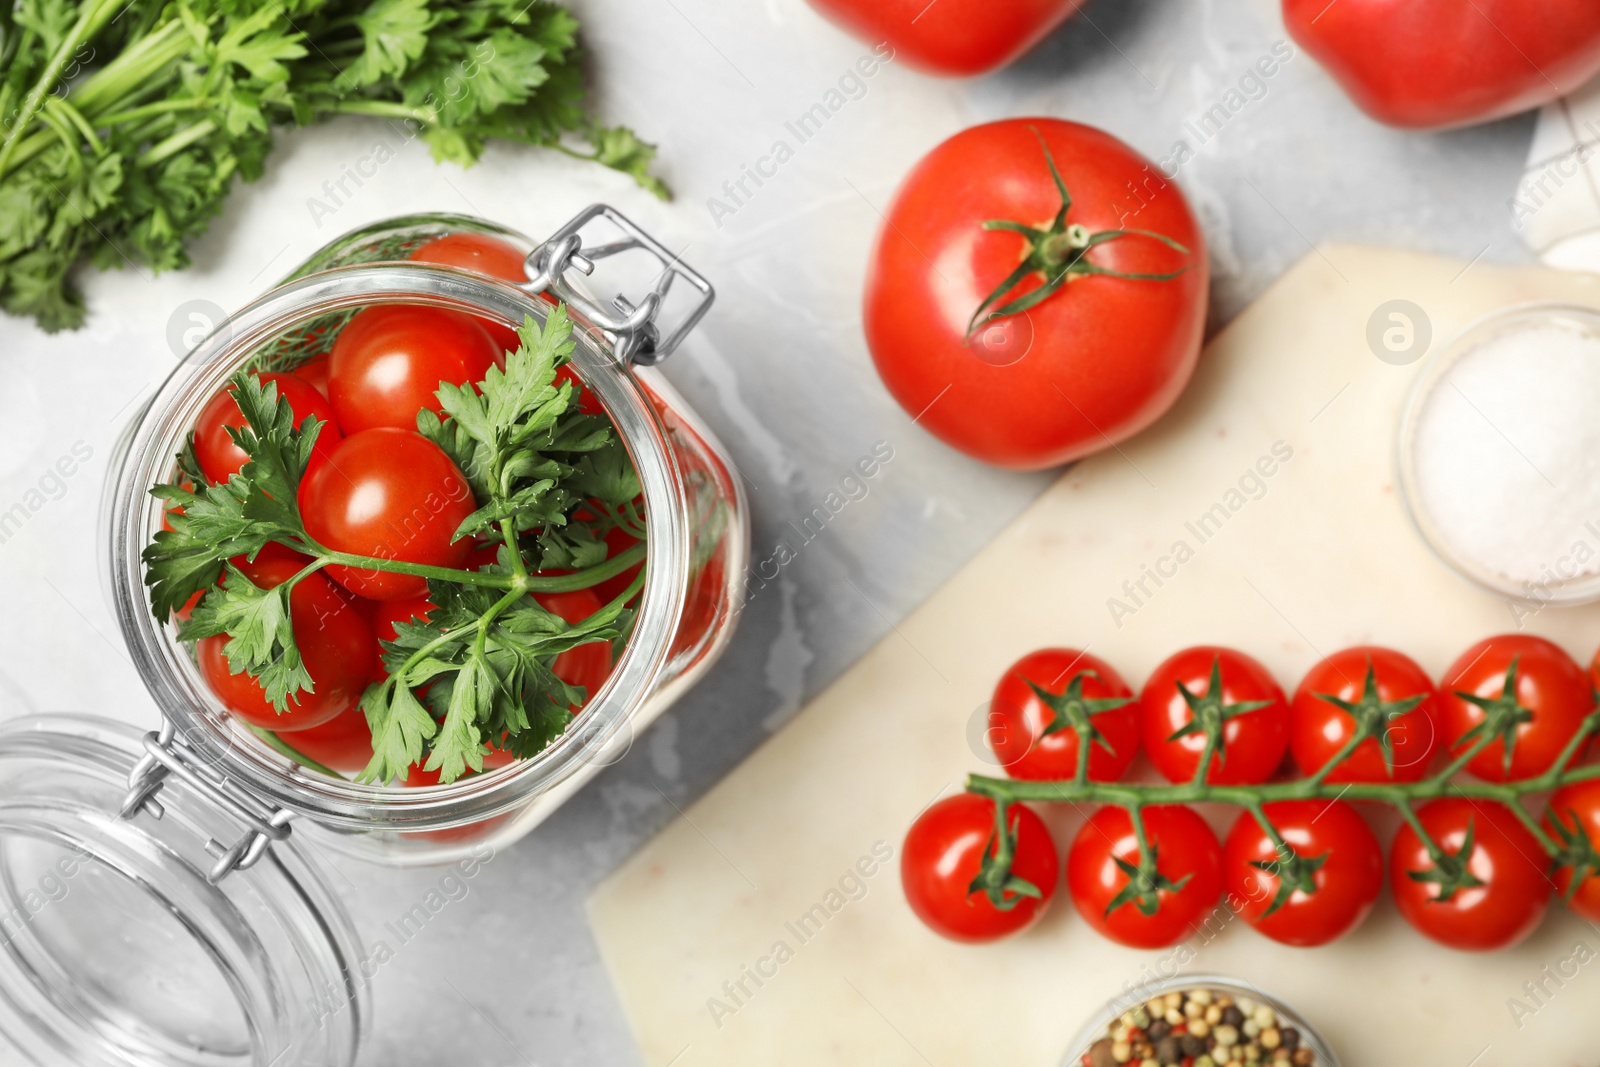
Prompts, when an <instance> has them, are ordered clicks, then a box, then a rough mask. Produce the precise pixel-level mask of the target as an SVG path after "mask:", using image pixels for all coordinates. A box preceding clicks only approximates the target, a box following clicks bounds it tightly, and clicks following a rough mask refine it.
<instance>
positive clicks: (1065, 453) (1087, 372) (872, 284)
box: [863, 4, 1208, 469]
mask: <svg viewBox="0 0 1600 1067" xmlns="http://www.w3.org/2000/svg"><path fill="white" fill-rule="evenodd" d="M998 6H999V5H993V4H991V5H987V6H986V8H985V10H986V11H989V10H991V9H994V8H996V7H998ZM984 17H985V19H987V18H989V17H990V16H989V15H986V16H984ZM1041 138H1042V139H1043V144H1042V145H1041V143H1040V142H1041ZM1046 148H1048V150H1049V155H1048V156H1047V155H1046ZM1052 159H1053V160H1054V162H1055V165H1056V167H1057V168H1058V170H1059V171H1060V173H1061V175H1062V178H1063V179H1064V181H1065V183H1066V188H1067V191H1068V193H1069V194H1070V195H1071V197H1072V205H1071V208H1070V209H1069V210H1068V211H1067V212H1066V218H1065V220H1064V223H1063V225H1064V226H1066V228H1067V230H1066V231H1065V232H1063V233H1062V234H1061V235H1059V237H1058V238H1056V239H1053V241H1052V242H1051V243H1050V250H1049V251H1048V252H1047V253H1046V254H1047V256H1048V258H1049V259H1050V262H1051V263H1052V264H1053V265H1052V266H1051V268H1050V269H1051V272H1052V273H1051V277H1057V276H1059V275H1060V264H1065V263H1072V262H1078V263H1079V264H1080V265H1092V267H1093V269H1094V270H1096V271H1101V272H1103V271H1120V272H1122V273H1123V274H1136V273H1143V274H1169V273H1171V272H1181V273H1178V274H1177V275H1176V276H1175V277H1171V278H1168V279H1167V280H1165V281H1156V280H1151V279H1148V278H1129V277H1116V276H1113V275H1111V274H1106V273H1094V274H1079V275H1077V276H1075V277H1073V278H1072V279H1071V280H1070V281H1069V282H1067V283H1066V284H1063V285H1062V286H1061V287H1060V289H1059V290H1058V291H1056V292H1055V293H1054V294H1053V295H1050V296H1048V297H1045V298H1044V299H1043V300H1042V301H1041V302H1040V303H1038V304H1036V305H1034V306H1033V307H1031V308H1027V309H1026V310H1025V311H1020V312H1018V313H1016V314H1013V315H1008V316H1006V317H1003V318H1000V319H996V320H994V321H993V322H989V323H987V324H985V325H982V326H980V327H979V328H978V329H977V330H976V331H975V332H973V334H972V336H971V337H970V338H969V337H968V329H969V324H970V323H972V321H973V318H974V315H975V314H977V313H978V311H979V308H980V306H982V305H984V303H985V301H986V300H987V299H988V297H989V296H990V295H991V293H992V292H993V291H994V290H996V289H997V288H999V287H1000V286H1001V284H1002V282H1004V281H1006V280H1008V279H1009V278H1010V277H1011V276H1012V275H1013V274H1014V273H1015V272H1017V271H1018V270H1019V269H1020V268H1019V262H1021V261H1022V260H1023V259H1024V256H1025V255H1026V254H1027V251H1028V248H1029V240H1030V239H1029V238H1028V237H1027V236H1025V235H1023V234H1020V233H1016V232H1012V231H1009V230H1003V229H985V228H984V223H985V222H986V221H989V220H995V219H1000V220H1010V221H1013V222H1017V223H1020V224H1023V225H1026V226H1029V227H1038V226H1041V225H1043V226H1049V225H1051V224H1052V220H1054V219H1055V217H1056V216H1057V214H1058V213H1059V212H1060V211H1061V206H1062V198H1061V194H1060V192H1059V190H1058V189H1057V186H1056V182H1055V179H1054V178H1053V177H1052V176H1051V171H1050V162H1051V160H1052ZM1127 229H1137V230H1145V231H1152V232H1154V233H1158V234H1161V235H1162V236H1163V237H1165V238H1166V239H1167V240H1170V241H1172V242H1176V243H1177V244H1178V245H1180V246H1181V247H1182V248H1183V249H1185V251H1178V250H1177V249H1175V248H1173V247H1171V246H1170V245H1169V244H1167V243H1166V242H1165V241H1163V240H1160V239H1157V238H1154V237H1149V236H1139V235H1128V236H1123V237H1120V238H1117V239H1114V240H1107V241H1105V242H1104V243H1101V244H1098V245H1096V246H1094V247H1092V248H1090V249H1089V250H1088V251H1087V252H1084V253H1083V254H1082V258H1081V259H1076V258H1075V257H1077V256H1078V252H1077V251H1072V252H1071V253H1068V252H1067V251H1065V245H1063V244H1062V242H1070V241H1073V240H1076V241H1079V242H1081V241H1084V240H1087V239H1088V237H1089V235H1092V234H1099V233H1105V232H1109V231H1113V230H1127ZM1207 278H1208V275H1207V266H1206V251H1205V240H1204V238H1203V237H1202V236H1201V233H1200V228H1199V226H1198V224H1197V223H1196V222H1195V219H1194V216H1193V215H1192V214H1191V213H1190V211H1189V205H1188V204H1187V202H1186V201H1185V200H1184V198H1183V194H1182V193H1181V192H1180V191H1179V190H1178V187H1177V186H1176V185H1173V184H1172V183H1171V182H1168V181H1165V180H1163V179H1162V177H1161V175H1160V174H1159V173H1157V171H1156V170H1155V168H1154V167H1153V165H1152V164H1150V163H1148V162H1147V161H1145V160H1144V159H1143V158H1142V157H1141V156H1139V155H1138V154H1137V153H1136V152H1134V151H1133V150H1132V149H1130V148H1129V147H1128V146H1127V145H1125V144H1123V143H1122V142H1121V141H1119V140H1117V139H1116V138H1115V137H1112V136H1111V135H1110V134H1107V133H1102V132H1101V131H1099V130H1096V129H1093V128H1092V127H1089V126H1080V125H1078V124H1077V123H1074V122H1062V121H1060V120H1058V119H1048V118H1031V119H1008V120H1005V121H1002V122H992V123H988V124H986V125H983V126H975V127H973V128H972V129H969V130H965V131H963V132H961V133H958V134H956V135H955V136H954V137H952V138H950V139H949V140H947V141H945V142H944V143H943V144H941V145H939V146H938V147H937V148H935V149H934V150H933V151H932V152H930V153H928V155H927V156H925V157H923V159H922V161H921V162H919V163H918V164H917V165H916V167H915V168H913V169H912V171H911V173H910V174H909V175H908V176H907V177H906V180H905V182H904V184H902V185H901V187H900V190H899V192H897V193H896V194H895V198H894V201H893V203H892V204H891V205H890V207H889V210H888V212H887V214H886V215H885V219H884V222H883V225H882V227H881V228H880V229H879V231H878V237H877V242H876V245H875V247H874V249H873V251H872V256H871V259H870V261H869V263H868V267H867V283H866V292H865V296H864V298H863V305H864V309H863V312H864V316H865V319H864V325H865V328H866V336H867V347H868V348H869V349H870V350H871V352H872V359H873V362H874V364H876V366H877V368H878V373H879V375H881V376H882V378H883V382H884V385H886V386H887V387H888V389H889V392H890V393H891V394H893V396H894V398H895V399H896V400H897V401H899V403H900V406H901V407H903V408H905V409H906V411H907V412H908V413H910V414H911V415H912V416H914V417H915V418H916V419H917V421H918V422H919V423H920V424H921V425H922V426H923V427H925V428H926V429H927V430H929V431H930V432H932V433H933V434H934V435H935V436H936V437H938V438H940V439H941V440H943V441H944V442H945V443H947V444H949V445H951V446H952V447H954V448H957V449H960V450H961V451H963V452H965V453H967V454H968V455H971V456H976V457H977V458H978V459H981V460H984V461H986V462H989V463H994V464H998V465H1000V466H1003V467H1015V468H1022V469H1037V468H1041V467H1054V466H1058V465H1060V464H1062V463H1067V462H1069V461H1071V460H1074V459H1078V458H1080V457H1082V456H1086V455H1088V454H1089V453H1091V452H1098V451H1099V450H1100V449H1102V448H1106V447H1108V446H1111V445H1113V444H1115V443H1117V442H1119V441H1122V440H1124V439H1126V438H1128V437H1131V436H1132V435H1134V434H1136V433H1138V432H1139V431H1140V430H1142V429H1144V428H1145V427H1146V426H1148V425H1150V424H1151V423H1152V422H1154V421H1155V420H1156V419H1157V418H1159V417H1160V416H1161V414H1162V413H1163V412H1165V411H1166V410H1167V408H1169V407H1171V406H1172V403H1173V401H1174V400H1176V399H1177V398H1178V394H1179V393H1181V392H1182V391H1183V387H1184V386H1185V385H1186V384H1187V383H1188V381H1189V377H1190V375H1191V374H1192V373H1193V371H1194V367H1195V362H1196V360H1197V359H1198V358H1199V354H1200V341H1201V335H1202V332H1203V330H1204V327H1205V317H1206V292H1207V285H1208V282H1207ZM1045 282H1046V275H1045V273H1043V272H1042V271H1035V272H1034V273H1032V274H1028V275H1026V276H1024V277H1022V278H1020V279H1019V280H1018V281H1017V282H1015V283H1014V284H1013V285H1012V286H1011V287H1010V288H1009V289H1008V290H1007V291H1006V293H1005V299H1007V300H1011V299H1016V298H1018V297H1021V296H1023V295H1025V294H1032V293H1034V292H1035V291H1037V290H1038V289H1039V288H1040V287H1041V286H1042V285H1044V284H1045Z"/></svg>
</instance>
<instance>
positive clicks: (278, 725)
mask: <svg viewBox="0 0 1600 1067" xmlns="http://www.w3.org/2000/svg"><path fill="white" fill-rule="evenodd" d="M411 258H412V259H414V260H419V261H423V262H429V263H440V264H446V265H449V266H455V267H460V268H463V269H467V270H474V271H477V272H479V273H482V274H487V275H490V276H494V277H500V278H504V279H507V280H512V281H522V280H524V279H525V274H524V271H523V254H522V253H521V252H519V251H518V250H517V249H516V248H514V247H513V246H511V245H510V244H508V243H506V242H503V241H500V240H497V239H495V238H492V237H486V236H482V235H477V234H450V235H447V236H444V237H440V238H437V239H435V240H433V241H431V242H429V243H427V244H425V245H423V246H422V247H420V248H418V249H416V251H414V252H413V253H412V254H411ZM329 342H330V345H329V347H328V350H327V351H326V352H324V353H322V354H319V355H317V356H315V357H313V358H312V359H310V360H309V361H307V362H306V363H304V364H302V365H301V366H299V367H297V368H295V369H294V370H293V371H292V372H290V373H270V372H269V373H261V374H260V375H259V378H260V380H261V381H262V383H263V384H267V383H271V384H273V385H276V386H277V389H278V395H279V397H280V398H282V399H284V400H287V401H288V403H289V406H290V407H291V408H292V409H293V411H294V416H295V423H296V425H297V426H299V425H302V424H303V423H304V421H305V420H306V419H308V418H313V417H314V418H316V419H318V420H319V421H321V422H322V423H323V425H322V429H321V431H320V432H319V434H318V437H317V441H316V444H315V447H314V451H313V454H312V458H311V462H310V464H309V466H308V467H307V469H306V473H305V476H304V478H303V479H302V481H301V485H300V491H299V506H300V512H301V517H302V520H303V522H304V524H305V528H306V532H307V533H308V534H309V535H310V536H311V537H312V538H313V539H314V540H315V541H317V542H318V543H320V544H322V545H324V546H326V547H327V548H329V549H331V550H333V551H336V552H344V553H349V554H352V555H359V556H366V557H374V558H379V559H392V560H401V561H405V562H409V563H417V564H426V565H431V566H439V567H451V568H465V569H474V570H475V569H477V568H479V567H483V566H487V565H490V564H493V563H494V562H495V556H496V545H495V544H493V543H481V544H480V543H475V542H473V541H470V540H461V541H455V540H453V537H454V534H455V531H456V529H457V528H458V527H459V526H460V524H461V522H462V520H464V519H465V518H467V516H469V515H470V514H472V512H473V511H474V510H476V509H477V507H478V503H477V501H476V500H475V499H474V496H473V493H472V490H471V488H470V486H469V485H468V483H467V479H466V477H465V475H463V474H462V472H461V471H460V470H459V469H458V468H457V467H456V465H455V463H454V462H453V461H452V460H451V459H450V457H449V456H448V455H447V454H446V453H445V452H444V450H442V449H441V448H439V446H438V445H436V444H434V443H433V442H432V441H429V440H428V439H427V438H425V437H423V436H422V435H421V434H419V433H418V432H417V429H416V426H417V414H418V412H419V411H421V410H423V409H429V410H432V411H435V412H438V411H439V410H440V402H439V399H438V398H437V396H436V395H435V393H436V391H437V390H438V389H439V387H440V385H441V384H442V383H447V382H448V383H453V384H458V385H461V384H467V383H476V382H479V381H482V380H483V378H484V376H485V375H486V374H487V373H488V370H489V368H490V367H491V366H496V365H499V366H502V367H503V366H504V363H505V353H506V352H507V351H508V350H513V349H515V348H516V347H517V345H518V344H519V340H518V338H517V335H516V332H515V331H514V330H512V329H510V328H509V327H506V326H503V325H501V324H499V323H496V322H491V321H488V320H484V319H479V318H475V317H473V316H470V315H466V314H464V313H461V312H456V311H450V310H446V309H442V308H433V307H424V306H420V305H399V304H391V305H376V306H373V307H369V308H366V309H363V310H362V311H360V312H358V313H357V314H356V315H355V316H354V317H353V318H351V319H350V321H349V322H348V323H347V324H346V325H345V326H344V327H343V328H342V329H341V330H339V331H338V333H337V334H336V335H334V336H332V337H330V338H329ZM557 375H558V382H559V381H560V380H563V379H565V380H570V381H572V383H573V385H574V388H575V389H579V390H580V391H579V393H578V394H577V395H578V397H579V405H578V406H579V408H580V410H582V411H584V412H585V413H587V414H599V413H601V412H602V409H601V408H600V406H599V404H598V402H597V401H596V400H595V399H594V398H593V397H591V396H590V395H589V394H587V393H584V392H582V391H581V386H580V385H579V383H578V381H577V379H576V378H575V377H574V376H573V375H572V372H571V370H570V368H567V367H562V368H560V370H558V372H557ZM243 423H244V417H243V415H242V414H241V413H240V411H239V407H238V405H237V404H236V403H235V402H234V399H233V396H232V394H231V390H225V391H223V392H222V393H219V394H218V395H217V396H216V397H214V398H213V399H212V400H211V401H210V402H209V403H208V404H207V405H206V407H205V408H204V410H203V411H202V412H201V414H200V417H199V419H198V421H197V424H196V426H195V430H194V455H195V460H196V462H197V463H198V466H199V468H200V471H201V473H203V474H204V475H205V477H206V479H207V480H208V481H209V482H211V483H213V484H215V483H220V482H224V481H226V480H227V479H228V478H229V477H230V476H231V475H232V474H234V473H235V472H237V471H238V470H240V469H241V468H242V467H243V466H244V464H245V462H246V459H247V456H246V455H245V453H244V452H243V451H242V450H241V449H240V448H239V446H238V445H237V444H236V443H235V442H234V440H233V438H232V437H231V436H230V435H229V433H228V427H230V426H233V427H239V426H241V425H243ZM606 541H607V544H608V547H609V550H610V552H611V554H612V555H615V554H616V553H618V552H621V551H623V550H625V549H627V548H628V547H629V546H631V545H633V544H635V543H636V542H635V541H634V539H633V538H632V537H631V536H630V535H628V534H627V533H626V532H624V531H622V530H620V529H613V530H611V531H609V532H608V534H607V535H606ZM231 562H232V563H233V564H234V565H235V566H237V567H238V568H239V570H240V571H241V572H243V573H244V575H245V576H246V577H248V578H249V579H250V581H251V582H252V583H254V584H255V585H257V586H260V587H262V588H267V589H270V588H272V587H274V586H276V585H278V584H280V583H281V582H284V581H286V580H287V579H289V578H290V577H292V576H293V575H295V574H296V573H298V572H299V571H300V570H301V568H303V567H304V566H305V565H306V564H308V563H310V562H311V560H310V558H309V557H306V556H304V555H302V554H300V553H298V552H295V551H293V550H292V549H290V548H287V547H285V546H284V545H281V544H278V543H275V542H274V543H269V544H268V545H267V546H266V547H265V548H263V549H262V550H261V551H260V552H259V553H258V554H257V555H256V557H255V559H254V560H248V559H245V558H244V557H242V556H240V557H236V558H234V559H233V560H232V561H231ZM638 571H639V566H637V565H636V566H634V567H632V568H630V569H629V570H627V571H625V572H624V573H622V574H621V575H618V576H615V577H612V578H610V579H607V580H605V581H603V582H600V583H598V584H597V585H595V586H594V587H592V588H588V589H581V590H577V591H573V592H560V593H533V594H531V595H532V596H533V597H534V598H535V599H536V600H538V602H539V603H540V604H541V605H542V606H544V607H545V608H546V609H547V610H549V611H551V612H553V613H554V614H556V615H558V616H560V617H561V618H562V619H564V620H566V621H567V622H569V623H576V622H580V621H582V620H584V619H586V618H588V617H589V616H590V615H592V614H594V613H595V612H597V611H599V610H600V608H601V607H602V605H603V604H604V603H605V602H606V601H607V600H609V599H611V598H612V597H615V596H617V595H619V594H621V593H622V592H623V591H624V590H625V589H626V588H627V587H628V585H629V583H630V582H632V580H633V578H634V576H635V575H636V574H637V573H638ZM224 580H226V579H224ZM199 596H200V594H196V596H195V598H194V599H193V600H191V601H190V603H189V604H188V605H186V606H185V609H184V611H183V612H180V615H185V614H187V612H188V611H189V610H190V609H192V608H193V606H194V603H195V602H196V601H197V600H198V598H199ZM289 606H290V616H291V621H292V625H293V629H294V639H295V644H296V646H297V647H298V649H299V651H300V655H301V657H302V659H303V661H304V663H305V666H306V669H307V672H308V673H309V674H310V675H311V679H312V682H313V683H314V689H313V690H312V691H309V692H306V691H302V692H300V693H299V694H297V695H295V696H294V697H291V699H290V707H289V708H288V710H287V711H284V712H281V713H280V712H279V711H278V710H277V709H275V708H274V707H273V706H272V704H271V703H270V702H269V701H268V700H267V697H266V693H265V691H264V689H263V687H262V685H261V683H260V681H258V679H257V678H256V677H254V676H252V675H250V674H248V673H245V672H240V673H234V671H233V670H232V669H231V668H230V666H229V663H228V660H227V656H226V654H225V652H224V647H225V645H226V643H227V640H228V639H227V637H226V636H225V635H224V636H215V637H206V638H202V639H201V640H199V641H198V642H196V645H195V658H196V662H197V663H198V665H199V668H200V672H201V674H202V676H203V677H204V678H205V680H206V682H207V684H208V685H209V686H210V687H211V689H212V690H213V691H214V692H215V693H216V695H217V697H218V698H219V699H220V700H221V701H222V703H223V704H224V705H225V706H226V707H227V708H228V709H229V710H230V711H231V712H232V713H233V714H235V715H237V716H239V718H241V719H243V720H244V721H245V722H247V723H250V724H251V725H253V726H257V727H260V728H263V729H267V730H272V731H274V732H275V733H278V734H280V735H283V741H284V742H285V743H286V744H288V745H289V746H290V747H291V748H293V749H294V750H295V751H297V752H299V753H300V754H302V755H304V756H307V757H309V758H310V759H312V760H315V761H317V762H318V763H320V764H322V765H323V766H325V767H328V768H331V769H333V770H336V771H342V772H356V771H359V770H361V769H362V768H363V767H365V766H366V764H367V762H368V760H369V759H370V758H371V757H372V735H371V732H370V730H369V729H368V726H367V720H366V716H365V714H364V713H363V712H362V711H361V709H360V708H359V707H358V706H357V704H358V702H359V700H360V698H361V694H362V692H363V691H364V690H365V689H366V687H367V686H368V685H369V684H370V683H372V682H373V681H375V680H379V679H382V678H383V677H384V676H385V672H384V668H383V665H382V663H381V662H380V658H379V642H380V641H384V640H393V639H394V638H395V629H394V628H395V624H396V623H404V622H408V621H412V620H417V621H426V620H427V618H428V614H429V611H430V610H431V608H432V604H431V603H430V602H429V600H428V587H427V582H426V580H425V579H423V578H421V577H417V576H415V575H410V574H400V573H396V572H393V571H387V570H381V569H365V568H359V567H351V566H340V565H329V566H327V567H325V568H323V569H322V570H321V571H318V572H316V573H313V574H309V575H307V576H305V577H304V578H302V579H300V581H299V582H298V584H296V585H295V587H294V589H293V591H292V592H291V594H290V597H289ZM551 666H552V670H553V671H554V672H555V674H556V675H557V676H558V677H560V678H561V679H562V680H563V681H565V682H567V683H568V684H570V685H574V686H582V687H583V688H584V689H585V690H586V691H587V692H588V693H594V692H596V691H597V690H598V689H599V688H600V686H601V685H602V684H603V683H604V682H605V680H606V678H607V677H608V676H609V674H610V672H611V668H612V651H611V646H610V643H609V642H606V641H597V642H592V643H590V644H586V645H582V646H579V647H577V648H574V649H571V650H569V651H566V652H563V653H561V654H560V655H559V656H557V657H556V659H555V660H554V662H553V663H552V665H551ZM490 748H491V751H490V752H489V753H488V754H487V755H486V756H485V758H484V764H485V766H487V767H494V766H502V765H504V764H505V763H508V762H510V760H511V758H512V757H511V756H510V755H509V754H508V753H505V752H503V751H500V750H498V749H495V748H494V746H493V745H491V746H490ZM437 777H438V775H437V772H432V773H429V772H424V771H422V770H421V768H420V767H413V768H412V770H411V773H410V774H409V775H408V777H407V778H406V780H405V784H407V785H431V784H434V783H435V782H436V781H437Z"/></svg>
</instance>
